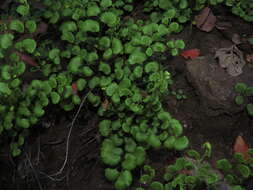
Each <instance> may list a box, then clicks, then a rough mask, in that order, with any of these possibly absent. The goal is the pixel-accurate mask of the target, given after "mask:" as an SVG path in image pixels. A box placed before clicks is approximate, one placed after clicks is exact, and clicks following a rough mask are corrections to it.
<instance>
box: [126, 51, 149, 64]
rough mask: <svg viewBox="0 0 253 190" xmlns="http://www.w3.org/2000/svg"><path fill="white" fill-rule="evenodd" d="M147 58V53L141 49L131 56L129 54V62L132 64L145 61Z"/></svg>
mask: <svg viewBox="0 0 253 190" xmlns="http://www.w3.org/2000/svg"><path fill="white" fill-rule="evenodd" d="M146 59H147V56H146V54H145V53H143V52H140V51H134V52H133V53H132V54H131V55H130V56H129V59H128V61H129V63H130V64H136V63H143V62H144V61H145V60H146Z"/></svg>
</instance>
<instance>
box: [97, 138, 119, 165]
mask: <svg viewBox="0 0 253 190" xmlns="http://www.w3.org/2000/svg"><path fill="white" fill-rule="evenodd" d="M122 153H123V151H122V149H121V148H117V147H115V144H114V143H113V141H112V140H110V139H105V140H104V141H103V143H102V146H101V155H100V156H101V159H102V161H103V162H104V163H105V164H107V165H110V166H115V165H117V164H118V163H119V162H120V161H121V155H122Z"/></svg>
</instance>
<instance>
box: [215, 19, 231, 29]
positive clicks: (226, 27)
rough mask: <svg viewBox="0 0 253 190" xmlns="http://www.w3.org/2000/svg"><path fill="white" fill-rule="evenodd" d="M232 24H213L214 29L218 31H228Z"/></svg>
mask: <svg viewBox="0 0 253 190" xmlns="http://www.w3.org/2000/svg"><path fill="white" fill-rule="evenodd" d="M232 26H233V25H232V23H231V22H226V21H218V22H216V24H215V27H216V28H217V29H218V30H230V29H231V28H232Z"/></svg>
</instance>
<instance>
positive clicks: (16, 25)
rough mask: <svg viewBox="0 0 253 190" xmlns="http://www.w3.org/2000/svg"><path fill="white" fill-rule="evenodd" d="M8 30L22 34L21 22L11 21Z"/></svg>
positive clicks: (23, 29) (23, 28) (22, 25)
mask: <svg viewBox="0 0 253 190" xmlns="http://www.w3.org/2000/svg"><path fill="white" fill-rule="evenodd" d="M9 28H10V30H14V31H16V32H20V33H23V32H24V31H25V27H24V24H23V22H21V21H20V20H12V21H11V23H10V25H9Z"/></svg>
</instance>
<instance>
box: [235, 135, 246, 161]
mask: <svg viewBox="0 0 253 190" xmlns="http://www.w3.org/2000/svg"><path fill="white" fill-rule="evenodd" d="M248 149H249V147H248V145H247V144H246V142H245V141H244V139H243V138H242V136H240V135H239V136H238V137H236V139H235V143H234V146H233V151H234V152H235V153H241V154H242V155H243V157H244V159H245V160H248V159H249V154H248Z"/></svg>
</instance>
